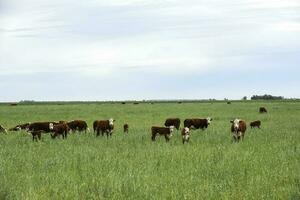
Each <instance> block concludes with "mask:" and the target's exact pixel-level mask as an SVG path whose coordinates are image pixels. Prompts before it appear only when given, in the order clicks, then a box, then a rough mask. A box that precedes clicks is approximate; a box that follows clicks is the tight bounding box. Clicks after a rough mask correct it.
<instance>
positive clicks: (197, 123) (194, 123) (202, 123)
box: [183, 117, 213, 130]
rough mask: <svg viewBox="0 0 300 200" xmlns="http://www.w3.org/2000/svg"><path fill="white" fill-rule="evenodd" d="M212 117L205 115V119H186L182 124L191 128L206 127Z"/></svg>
mask: <svg viewBox="0 0 300 200" xmlns="http://www.w3.org/2000/svg"><path fill="white" fill-rule="evenodd" d="M212 120H213V119H212V118H210V117H207V118H206V119H198V118H194V119H186V120H184V122H183V124H184V127H188V128H193V129H199V128H200V129H202V130H204V129H206V128H207V127H208V125H209V124H210V123H211V121H212Z"/></svg>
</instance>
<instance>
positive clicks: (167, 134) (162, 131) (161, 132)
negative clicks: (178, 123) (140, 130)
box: [151, 126, 174, 142]
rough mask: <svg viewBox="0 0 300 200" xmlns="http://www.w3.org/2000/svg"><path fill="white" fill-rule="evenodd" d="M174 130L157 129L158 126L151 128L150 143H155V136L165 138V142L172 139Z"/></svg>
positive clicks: (171, 127)
mask: <svg viewBox="0 0 300 200" xmlns="http://www.w3.org/2000/svg"><path fill="white" fill-rule="evenodd" d="M173 130H174V126H170V127H158V126H152V127H151V139H152V141H155V138H156V136H157V135H162V136H165V139H166V142H168V141H169V140H170V138H171V137H172V134H173Z"/></svg>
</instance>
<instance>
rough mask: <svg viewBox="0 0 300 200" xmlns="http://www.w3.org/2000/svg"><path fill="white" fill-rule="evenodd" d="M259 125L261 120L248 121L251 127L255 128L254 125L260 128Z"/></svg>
mask: <svg viewBox="0 0 300 200" xmlns="http://www.w3.org/2000/svg"><path fill="white" fill-rule="evenodd" d="M260 125H261V122H260V121H259V120H257V121H254V122H251V123H250V127H251V128H255V127H257V128H260Z"/></svg>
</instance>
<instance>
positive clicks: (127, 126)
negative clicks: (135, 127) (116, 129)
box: [123, 124, 129, 133]
mask: <svg viewBox="0 0 300 200" xmlns="http://www.w3.org/2000/svg"><path fill="white" fill-rule="evenodd" d="M128 129H129V125H128V124H124V126H123V130H124V133H128Z"/></svg>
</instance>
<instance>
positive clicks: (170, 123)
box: [165, 118, 180, 130]
mask: <svg viewBox="0 0 300 200" xmlns="http://www.w3.org/2000/svg"><path fill="white" fill-rule="evenodd" d="M165 126H166V127H170V126H174V127H175V128H176V129H177V130H179V127H180V119H179V118H168V119H166V121H165Z"/></svg>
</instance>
